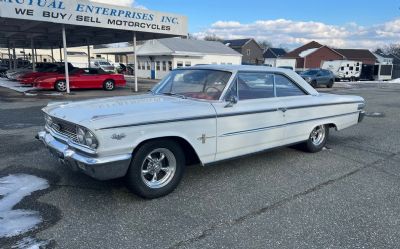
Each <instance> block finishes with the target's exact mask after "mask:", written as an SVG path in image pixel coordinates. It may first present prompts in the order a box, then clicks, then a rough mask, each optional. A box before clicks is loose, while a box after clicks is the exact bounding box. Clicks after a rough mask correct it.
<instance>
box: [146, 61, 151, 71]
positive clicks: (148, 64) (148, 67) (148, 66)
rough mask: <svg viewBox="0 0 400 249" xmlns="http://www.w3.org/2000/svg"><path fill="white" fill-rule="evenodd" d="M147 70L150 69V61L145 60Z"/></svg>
mask: <svg viewBox="0 0 400 249" xmlns="http://www.w3.org/2000/svg"><path fill="white" fill-rule="evenodd" d="M147 70H151V61H148V62H147Z"/></svg>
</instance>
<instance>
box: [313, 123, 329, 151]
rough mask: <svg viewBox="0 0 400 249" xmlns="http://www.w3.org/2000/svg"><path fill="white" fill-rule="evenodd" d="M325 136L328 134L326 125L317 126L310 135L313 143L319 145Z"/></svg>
mask: <svg viewBox="0 0 400 249" xmlns="http://www.w3.org/2000/svg"><path fill="white" fill-rule="evenodd" d="M325 136H326V131H325V126H324V125H320V126H317V127H315V128H314V130H313V131H312V132H311V135H310V140H311V143H312V144H313V145H315V146H319V145H321V144H322V143H323V142H324V140H325Z"/></svg>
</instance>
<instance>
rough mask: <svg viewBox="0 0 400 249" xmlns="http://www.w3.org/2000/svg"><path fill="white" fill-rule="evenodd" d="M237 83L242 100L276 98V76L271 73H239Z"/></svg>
mask: <svg viewBox="0 0 400 249" xmlns="http://www.w3.org/2000/svg"><path fill="white" fill-rule="evenodd" d="M237 83H238V88H239V99H240V100H246V99H265V98H273V97H275V94H274V75H273V74H271V73H258V72H254V73H244V72H243V73H239V74H238V78H237Z"/></svg>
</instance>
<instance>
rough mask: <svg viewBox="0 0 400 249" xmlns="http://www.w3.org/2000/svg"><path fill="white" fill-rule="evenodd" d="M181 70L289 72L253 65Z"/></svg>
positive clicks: (206, 66)
mask: <svg viewBox="0 0 400 249" xmlns="http://www.w3.org/2000/svg"><path fill="white" fill-rule="evenodd" d="M180 69H209V70H222V71H254V72H256V71H258V72H260V71H263V72H282V73H285V72H288V69H285V68H277V67H267V66H251V65H198V66H192V67H185V68H180ZM289 71H291V70H289Z"/></svg>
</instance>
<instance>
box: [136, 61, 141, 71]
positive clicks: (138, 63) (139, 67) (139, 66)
mask: <svg viewBox="0 0 400 249" xmlns="http://www.w3.org/2000/svg"><path fill="white" fill-rule="evenodd" d="M137 65H138V66H137V68H138V69H139V70H140V69H141V68H142V65H141V63H140V61H138V62H137Z"/></svg>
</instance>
